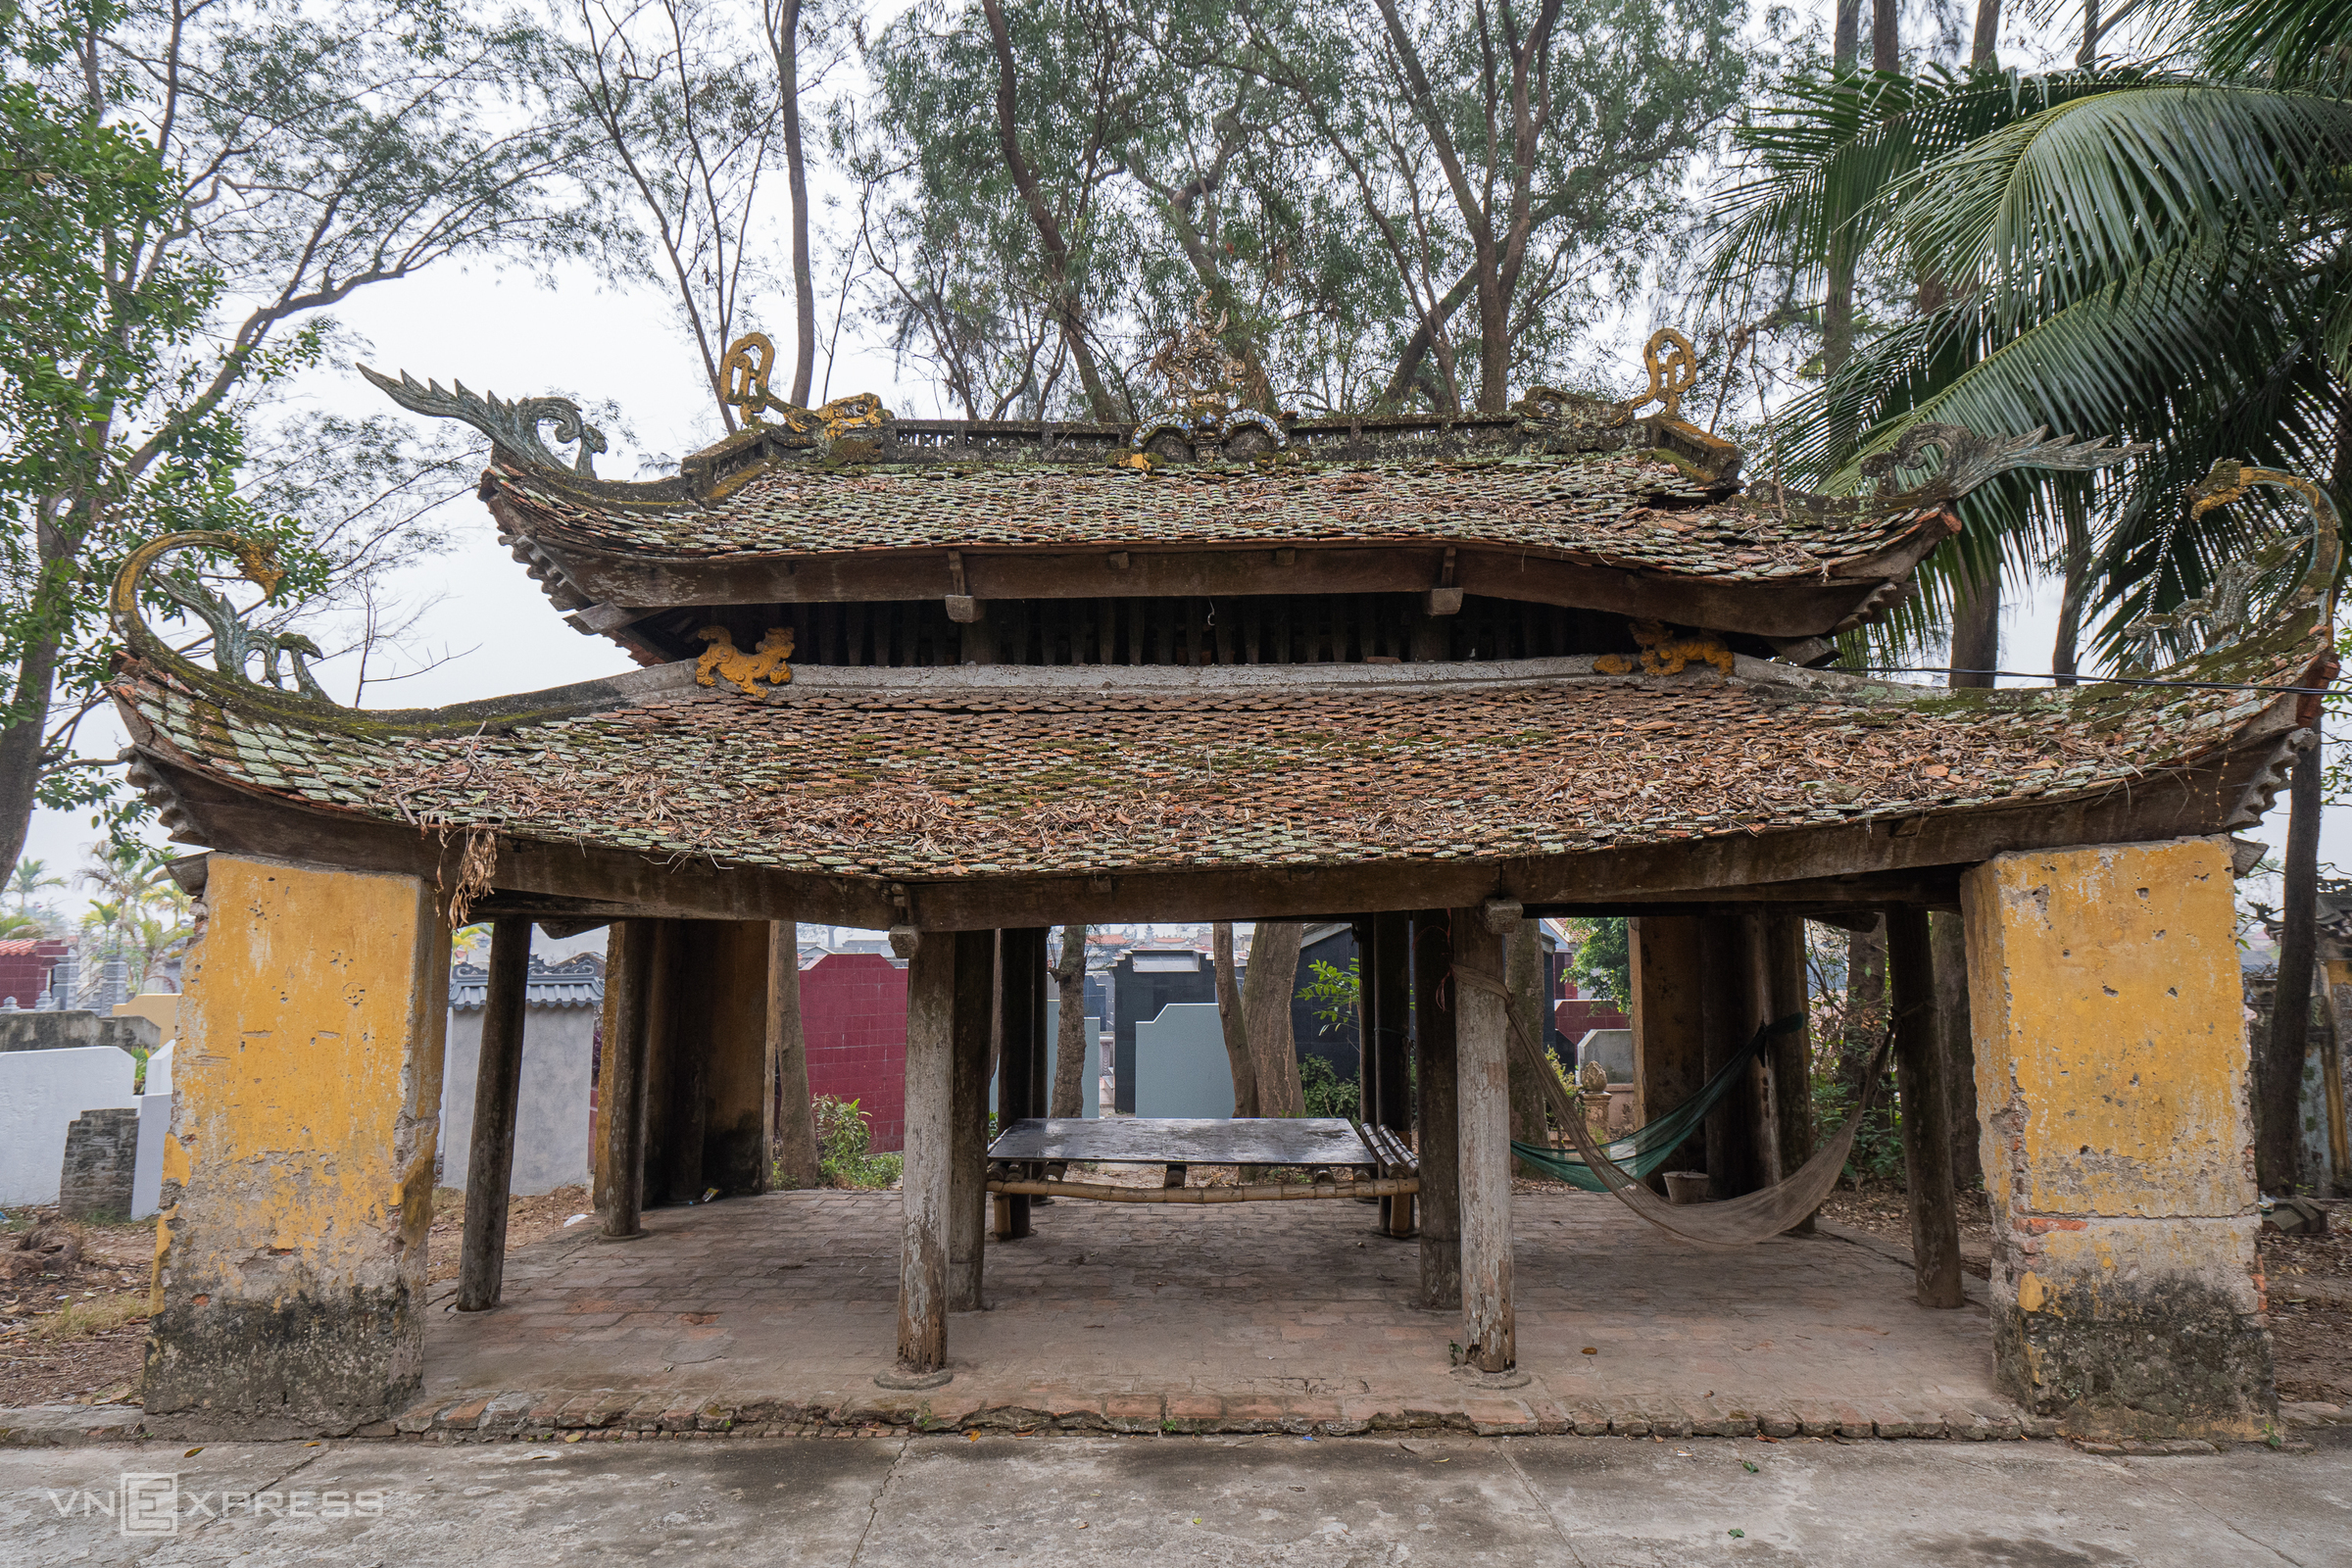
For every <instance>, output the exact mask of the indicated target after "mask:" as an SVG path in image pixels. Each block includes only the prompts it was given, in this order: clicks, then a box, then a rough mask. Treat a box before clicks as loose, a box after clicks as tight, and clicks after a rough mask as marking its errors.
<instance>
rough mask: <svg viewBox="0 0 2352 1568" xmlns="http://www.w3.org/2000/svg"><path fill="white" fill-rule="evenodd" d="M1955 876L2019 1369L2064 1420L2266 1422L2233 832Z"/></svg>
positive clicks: (2186, 1431)
mask: <svg viewBox="0 0 2352 1568" xmlns="http://www.w3.org/2000/svg"><path fill="white" fill-rule="evenodd" d="M1960 886H1961V901H1962V905H1963V907H1964V910H1965V917H1966V920H1967V925H1968V979H1969V1012H1970V1018H1971V1023H1972V1026H1973V1028H1974V1030H1975V1033H1976V1063H1977V1103H1978V1108H1979V1113H1980V1116H1981V1118H1982V1120H1983V1124H1984V1129H1985V1134H1984V1144H1983V1150H1984V1157H1985V1185H1986V1187H1987V1189H1988V1190H1989V1191H1990V1193H1991V1196H1992V1213H1993V1253H1992V1259H1993V1261H1992V1320H1993V1350H1994V1359H1995V1364H1996V1367H1997V1369H1998V1372H1999V1375H2000V1378H2001V1381H2002V1383H2003V1385H2004V1386H2005V1387H2006V1388H2007V1390H2008V1391H2009V1392H2010V1393H2011V1394H2012V1395H2013V1396H2015V1397H2017V1398H2018V1399H2019V1400H2020V1401H2021V1402H2023V1403H2025V1404H2026V1405H2027V1406H2028V1407H2029V1408H2031V1409H2033V1410H2034V1412H2036V1413H2038V1414H2041V1415H2047V1416H2054V1417H2057V1418H2059V1419H2060V1420H2061V1421H2062V1422H2063V1423H2064V1425H2065V1427H2066V1429H2067V1430H2068V1431H2070V1432H2076V1433H2082V1434H2086V1435H2098V1434H2122V1435H2140V1436H2192V1437H2193V1436H2206V1437H2233V1438H2251V1437H2256V1436H2259V1435H2260V1434H2261V1432H2262V1430H2263V1429H2264V1427H2265V1426H2266V1424H2268V1423H2269V1422H2270V1421H2271V1420H2272V1419H2273V1418H2274V1417H2275V1415H2276V1411H2277V1404H2278V1397H2277V1394H2276V1391H2275V1390H2274V1388H2273V1385H2272V1363H2271V1337H2270V1332H2269V1329H2268V1326H2267V1325H2266V1323H2265V1321H2264V1318H2263V1311H2264V1301H2263V1296H2262V1282H2261V1278H2260V1274H2259V1268H2260V1264H2259V1262H2258V1260H2257V1257H2256V1254H2255V1249H2254V1243H2255V1235H2256V1230H2257V1226H2258V1225H2259V1217H2258V1214H2257V1212H2256V1209H2255V1191H2254V1176H2253V1119H2252V1114H2251V1111H2250V1109H2249V1104H2248V1098H2247V1092H2248V1084H2247V1076H2248V1073H2247V1066H2248V1058H2247V1050H2246V1030H2245V1022H2244V1017H2243V1005H2244V1003H2243V998H2242V995H2241V991H2240V987H2239V983H2238V968H2237V944H2236V941H2235V931H2234V924H2235V921H2234V914H2235V911H2234V908H2233V907H2232V896H2231V887H2230V874H2229V842H2228V841H2227V840H2226V839H2220V838H2211V839H2180V840H2175V841H2172V842H2169V843H2160V844H2126V845H2112V846H2107V847H2102V848H2091V849H2077V850H2058V851H2042V852H2036V853H2032V854H2016V855H2003V856H1999V857H1997V858H1993V859H1991V860H1989V861H1986V862H1985V864H1983V865H1981V866H1978V867H1976V868H1975V869H1973V870H1971V871H1970V872H1968V873H1967V875H1966V876H1965V877H1963V878H1962V880H1961V885H1960Z"/></svg>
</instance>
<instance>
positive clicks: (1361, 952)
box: [1349, 914, 1389, 1229]
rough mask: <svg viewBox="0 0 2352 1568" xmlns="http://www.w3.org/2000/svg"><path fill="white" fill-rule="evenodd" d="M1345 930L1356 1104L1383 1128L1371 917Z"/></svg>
mask: <svg viewBox="0 0 2352 1568" xmlns="http://www.w3.org/2000/svg"><path fill="white" fill-rule="evenodd" d="M1349 930H1350V933H1351V934H1352V935H1353V936H1354V938H1355V956H1356V963H1357V971H1356V972H1357V981H1358V983H1357V986H1356V995H1355V1021H1356V1031H1355V1034H1356V1040H1355V1100H1356V1105H1357V1107H1358V1110H1359V1113H1360V1114H1361V1117H1362V1119H1363V1122H1364V1125H1366V1126H1367V1127H1385V1126H1387V1125H1388V1124H1387V1123H1386V1122H1384V1121H1382V1120H1381V1119H1380V1067H1379V1063H1378V1062H1377V1061H1376V1060H1375V1059H1374V1057H1373V1052H1372V1035H1373V1028H1372V1013H1373V1009H1374V1008H1375V1007H1376V1006H1377V1005H1378V1004H1377V1003H1376V1002H1375V1001H1374V1000H1373V996H1372V991H1371V987H1370V985H1369V984H1368V982H1369V980H1370V978H1371V974H1372V917H1371V916H1370V915H1368V914H1359V915H1357V916H1356V917H1355V918H1354V919H1353V920H1352V921H1350V922H1349ZM1380 1211H1381V1213H1382V1214H1383V1215H1384V1216H1385V1215H1386V1214H1387V1213H1388V1211H1389V1201H1388V1200H1387V1199H1385V1198H1384V1199H1381V1200H1380ZM1382 1226H1383V1228H1384V1229H1385V1228H1386V1226H1387V1221H1386V1219H1385V1218H1384V1219H1383V1221H1382Z"/></svg>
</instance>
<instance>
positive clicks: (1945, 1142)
mask: <svg viewBox="0 0 2352 1568" xmlns="http://www.w3.org/2000/svg"><path fill="white" fill-rule="evenodd" d="M1887 980H1888V983H1889V986H1890V989H1891V990H1892V992H1893V1003H1894V1087H1895V1093H1897V1094H1898V1095H1900V1096H1901V1097H1902V1124H1903V1182H1904V1185H1905V1186H1906V1187H1907V1188H1908V1189H1909V1190H1910V1199H1911V1258H1912V1268H1913V1270H1914V1271H1915V1273H1916V1275H1917V1278H1918V1289H1919V1304H1920V1305H1922V1306H1938V1307H1955V1306H1960V1305H1963V1304H1965V1303H1964V1299H1963V1298H1962V1296H1961V1294H1960V1215H1959V1210H1958V1208H1957V1207H1956V1206H1955V1204H1954V1202H1953V1198H1952V1129H1951V1119H1950V1117H1949V1116H1948V1115H1947V1114H1946V1112H1945V1107H1944V1079H1945V1077H1946V1074H1945V1072H1944V1066H1943V1031H1942V1029H1941V1028H1940V1027H1938V1025H1937V1023H1936V960H1935V956H1934V950H1933V949H1932V948H1931V946H1930V938H1929V934H1928V911H1927V910H1925V909H1921V908H1914V907H1902V908H1895V909H1889V910H1887Z"/></svg>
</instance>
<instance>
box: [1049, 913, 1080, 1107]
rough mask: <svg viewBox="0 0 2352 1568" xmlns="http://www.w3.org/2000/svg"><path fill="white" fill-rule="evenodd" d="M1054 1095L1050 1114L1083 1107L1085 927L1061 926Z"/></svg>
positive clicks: (1056, 977) (1056, 979)
mask: <svg viewBox="0 0 2352 1568" xmlns="http://www.w3.org/2000/svg"><path fill="white" fill-rule="evenodd" d="M1085 1110H1086V927H1085V926H1084V925H1083V924H1072V925H1065V926H1063V927H1062V928H1061V956H1060V958H1059V959H1058V960H1057V961H1056V962H1055V963H1054V1097H1053V1099H1052V1100H1051V1101H1050V1102H1049V1103H1048V1104H1047V1107H1046V1114H1047V1115H1049V1116H1064V1117H1066V1116H1077V1115H1082V1114H1084V1112H1085Z"/></svg>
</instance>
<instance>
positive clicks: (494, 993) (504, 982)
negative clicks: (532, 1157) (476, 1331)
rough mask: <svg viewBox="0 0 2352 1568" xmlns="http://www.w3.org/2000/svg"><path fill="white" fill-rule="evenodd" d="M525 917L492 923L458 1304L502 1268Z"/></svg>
mask: <svg viewBox="0 0 2352 1568" xmlns="http://www.w3.org/2000/svg"><path fill="white" fill-rule="evenodd" d="M530 960H531V922H530V921H528V920H520V919H515V918H514V917H512V916H510V917H508V918H505V919H501V920H497V921H493V922H492V924H491V926H490V978H489V985H488V988H487V994H486V995H485V996H484V998H483V999H482V1049H481V1053H480V1054H479V1055H478V1056H477V1057H476V1058H475V1060H474V1069H473V1139H472V1147H471V1148H470V1149H469V1150H468V1152H467V1153H466V1239H465V1242H464V1244H463V1246H462V1247H461V1249H460V1250H459V1254H458V1310H459V1311H461V1312H481V1311H486V1310H488V1309H489V1308H491V1307H493V1306H496V1305H497V1304H498V1293H499V1287H500V1286H501V1285H502V1284H503V1283H504V1282H505V1280H506V1274H507V1189H508V1187H509V1186H511V1185H512V1184H513V1182H514V1177H515V1102H516V1100H517V1099H518V1098H519V1097H520V1095H521V1093H522V1012H523V1002H524V999H525V992H526V987H527V983H528V976H529V972H530Z"/></svg>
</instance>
